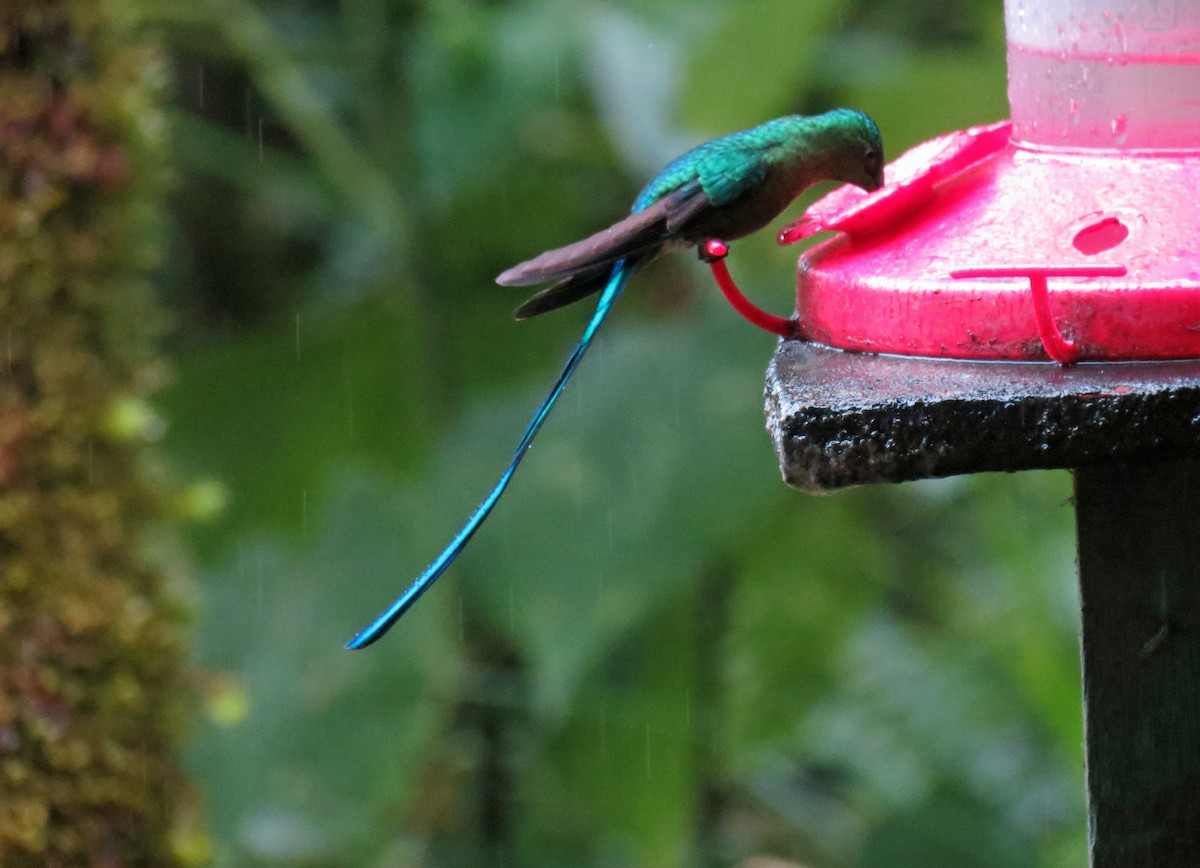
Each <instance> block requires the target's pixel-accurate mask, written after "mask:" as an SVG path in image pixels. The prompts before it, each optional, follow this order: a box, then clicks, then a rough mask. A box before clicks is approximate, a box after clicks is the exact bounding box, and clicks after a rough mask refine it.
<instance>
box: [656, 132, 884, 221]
mask: <svg viewBox="0 0 1200 868" xmlns="http://www.w3.org/2000/svg"><path fill="white" fill-rule="evenodd" d="M868 148H874V149H875V151H876V152H877V153H879V154H880V156H881V157H882V151H883V145H882V143H881V140H880V135H879V128H878V127H876V126H875V122H874V121H872V120H871V119H870V118H869V117H867V116H866V115H865V114H863V113H862V112H860V111H855V110H853V109H834V110H833V111H829V112H826V113H825V114H821V115H812V116H806V115H788V116H786V117H781V118H776V119H774V120H771V121H767V122H766V123H764V124H760V125H759V126H757V127H753V128H751V129H748V130H743V131H741V132H737V133H732V134H731V135H728V136H723V137H722V138H719V139H713V140H712V141H711V142H706V143H704V144H702V145H699V146H698V147H696V148H693V149H692V150H690V151H688V152H687V153H686V154H684V155H683V156H681V157H679V158H677V159H675V160H673V161H672V162H671V163H670V164H669V165H667V167H666V168H665V169H663V170H662V171H661V172H659V173H658V175H656V176H655V177H654V179H653V180H652V181H651V182H650V183H649V184H647V185H646V187H645V188H644V189H643V190H642V192H641V194H640V195H639V196H638V198H637V201H636V202H635V203H634V206H633V210H634V211H635V212H636V211H641V210H643V209H644V208H646V207H647V206H649V205H651V204H653V203H654V202H657V201H658V200H659V199H661V198H662V197H664V196H666V195H668V194H670V193H673V192H674V191H676V190H678V189H679V188H681V187H683V186H685V185H687V184H690V183H698V184H699V185H700V186H701V187H702V188H703V189H704V192H705V194H706V195H707V196H708V199H709V201H710V202H711V203H712V204H713V205H714V206H716V207H721V206H722V205H727V204H729V203H730V202H732V201H734V200H735V199H737V198H738V197H739V196H741V195H742V194H744V193H746V192H747V191H748V190H750V189H753V188H754V187H755V186H756V185H757V184H758V183H760V182H761V181H762V180H763V177H764V176H765V174H766V171H767V167H768V166H770V165H771V164H773V163H777V162H784V161H789V160H797V159H802V158H804V157H805V156H813V157H815V158H829V159H831V160H832V161H834V162H836V161H837V158H838V157H839V156H840V155H841V154H842V153H843V152H845V154H846V157H847V159H853V160H856V161H859V162H861V159H862V152H863V151H864V150H865V149H868Z"/></svg>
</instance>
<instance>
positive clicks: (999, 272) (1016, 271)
mask: <svg viewBox="0 0 1200 868" xmlns="http://www.w3.org/2000/svg"><path fill="white" fill-rule="evenodd" d="M1125 273H1126V268H1125V266H1124V265H1065V266H1056V265H1016V266H1011V267H1001V266H993V267H985V268H956V269H955V270H953V271H951V272H950V276H951V277H953V278H955V279H956V280H958V279H962V278H968V277H1027V278H1029V291H1030V293H1031V294H1032V295H1033V316H1034V320H1035V322H1036V323H1037V330H1038V337H1039V338H1041V339H1042V346H1043V347H1045V349H1046V353H1047V355H1049V356H1050V358H1052V359H1054V361H1056V362H1058V363H1059V364H1060V365H1069V364H1071V363H1072V362H1074V361H1075V360H1076V359H1078V358H1079V347H1078V346H1077V345H1076V344H1075V342H1074V341H1070V340H1067V339H1066V338H1065V337H1063V335H1062V332H1060V331H1059V330H1058V324H1057V323H1055V322H1054V314H1053V313H1051V311H1050V292H1049V289H1048V288H1047V286H1046V278H1048V277H1124V276H1125Z"/></svg>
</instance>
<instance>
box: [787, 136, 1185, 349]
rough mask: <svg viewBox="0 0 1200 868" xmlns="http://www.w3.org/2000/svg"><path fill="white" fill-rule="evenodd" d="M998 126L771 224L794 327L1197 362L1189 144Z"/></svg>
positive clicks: (859, 343) (942, 140) (876, 337)
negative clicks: (1047, 137) (784, 224)
mask: <svg viewBox="0 0 1200 868" xmlns="http://www.w3.org/2000/svg"><path fill="white" fill-rule="evenodd" d="M1010 129H1011V125H1010V123H1009V122H1007V121H1004V122H1001V123H997V124H992V125H990V126H985V127H975V128H972V129H970V130H965V131H961V132H955V133H951V134H949V135H946V136H941V137H939V138H937V139H934V140H932V141H929V142H926V143H924V144H922V145H919V146H917V147H916V148H913V149H912V150H910V151H908V152H907V153H905V154H903V155H902V156H901V157H900V158H899V159H897V160H896V161H895V162H894V163H892V164H891V165H889V166H888V169H887V184H886V185H885V186H884V187H883V188H882V189H880V190H878V191H876V192H875V193H872V194H864V193H863V192H862V191H860V190H858V189H857V188H852V187H846V188H841V189H839V190H836V191H834V192H833V193H831V194H830V195H828V196H826V197H825V198H824V199H822V200H820V201H819V202H817V203H816V204H815V205H814V206H813V207H812V208H810V209H809V211H808V213H807V214H806V215H805V216H804V217H803V218H801V220H799V221H797V222H796V223H794V224H792V225H791V226H789V227H788V228H787V229H785V230H784V231H783V232H782V233H780V239H779V240H780V243H782V244H786V243H791V242H793V241H796V240H798V239H800V238H803V237H805V236H808V235H811V234H813V233H815V232H818V231H822V230H833V231H837V232H840V233H841V234H840V235H839V236H838V237H836V238H834V239H832V240H830V241H827V242H825V243H824V244H821V245H819V246H817V247H815V248H814V249H813V250H811V251H809V252H808V253H807V254H806V255H805V256H803V257H802V258H801V260H800V265H799V280H798V289H797V312H798V315H799V324H798V327H797V333H798V336H799V337H801V338H803V339H806V340H810V341H815V342H818V343H822V344H826V345H828V346H832V347H838V348H842V349H849V350H862V351H869V352H884V353H898V354H905V355H920V356H935V357H948V358H960V359H1018V360H1031V361H1033V360H1045V359H1050V358H1052V359H1054V360H1056V361H1059V362H1063V363H1066V362H1072V361H1086V360H1109V361H1112V360H1136V359H1143V360H1145V359H1178V358H1197V357H1200V152H1197V151H1177V152H1163V151H1154V152H1150V151H1143V152H1138V151H1132V152H1131V151H1123V152H1119V153H1118V152H1115V151H1111V152H1110V151H1098V150H1075V151H1067V150H1048V149H1033V148H1031V147H1030V146H1028V145H1020V144H1016V143H1013V142H1012V141H1010V139H1009V135H1010Z"/></svg>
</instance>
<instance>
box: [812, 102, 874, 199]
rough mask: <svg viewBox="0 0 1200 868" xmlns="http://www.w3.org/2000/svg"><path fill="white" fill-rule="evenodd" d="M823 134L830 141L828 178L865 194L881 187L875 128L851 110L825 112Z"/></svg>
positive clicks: (867, 118) (872, 122)
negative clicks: (852, 185)
mask: <svg viewBox="0 0 1200 868" xmlns="http://www.w3.org/2000/svg"><path fill="white" fill-rule="evenodd" d="M825 117H826V118H827V119H828V126H827V127H826V134H827V135H828V136H830V137H831V138H832V141H831V142H830V145H831V147H830V153H831V154H832V155H833V159H832V167H831V169H832V172H831V173H832V176H833V177H834V178H836V179H837V180H839V181H845V182H846V183H847V184H854V185H856V186H858V187H862V188H863V189H864V190H866V191H867V192H871V191H872V190H878V189H879V188H880V187H882V186H883V139H882V137H881V136H880V135H879V127H877V126H875V121H873V120H871V119H870V118H869V117H867V115H865V114H863V113H862V112H860V111H856V110H855V109H834V110H833V111H831V112H828V113H827V114H826V115H825Z"/></svg>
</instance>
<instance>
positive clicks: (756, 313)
mask: <svg viewBox="0 0 1200 868" xmlns="http://www.w3.org/2000/svg"><path fill="white" fill-rule="evenodd" d="M728 255H729V245H728V244H726V243H725V242H724V241H717V240H716V239H715V238H714V239H711V240H709V241H706V242H705V243H704V251H703V253H702V255H701V258H702V259H703V260H704V261H705V262H707V263H708V265H709V267H710V268H711V269H712V273H713V277H714V278H716V281H717V286H719V287H720V288H721V292H722V293H723V294H724V296H725V299H726V301H728V302H729V304H730V305H732V307H733V309H734V310H736V311H737V312H738V313H740V314H741V315H742V317H743V318H744V319H745V320H746V321H747V322H749V323H751V324H752V325H756V326H758V327H759V328H760V329H763V330H764V331H768V332H770V333H771V334H773V335H779V337H781V338H785V339H790V338H794V337H796V326H797V322H796V321H795V320H794V319H784V318H783V317H781V316H775V314H773V313H767V312H766V311H765V310H763V309H762V308H761V307H758V306H757V305H756V304H754V302H752V301H750V299H748V298H746V296H744V295H743V294H742V291H741V290H740V289H738V288H737V284H736V283H734V282H733V278H732V277H731V276H730V274H729V269H728V268H726V266H725V257H726V256H728Z"/></svg>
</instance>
